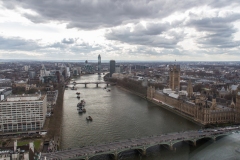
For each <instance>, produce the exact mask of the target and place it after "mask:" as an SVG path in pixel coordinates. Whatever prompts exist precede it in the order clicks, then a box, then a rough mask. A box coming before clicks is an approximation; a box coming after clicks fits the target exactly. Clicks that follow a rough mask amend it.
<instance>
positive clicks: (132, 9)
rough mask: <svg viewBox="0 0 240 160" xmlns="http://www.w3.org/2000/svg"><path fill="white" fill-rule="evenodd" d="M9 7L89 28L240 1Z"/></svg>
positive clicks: (51, 1) (62, 1) (100, 0)
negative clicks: (27, 10)
mask: <svg viewBox="0 0 240 160" xmlns="http://www.w3.org/2000/svg"><path fill="white" fill-rule="evenodd" d="M2 3H3V5H4V6H5V7H7V8H9V9H16V8H17V7H23V8H25V9H32V10H33V11H35V12H37V13H38V15H31V14H26V13H24V14H23V16H25V17H26V18H28V19H30V20H31V21H33V22H34V23H45V22H48V21H58V22H60V23H61V22H64V23H67V28H81V29H85V30H92V29H97V28H104V27H113V26H118V25H121V24H125V23H127V22H136V21H139V20H141V19H161V18H163V17H166V16H168V15H170V14H172V13H174V12H177V11H178V12H182V11H186V10H187V9H190V8H192V7H196V6H197V7H199V6H205V5H206V6H207V5H208V6H211V7H217V8H219V7H225V6H228V5H232V4H236V3H238V4H239V3H240V2H238V1H233V0H232V1H229V0H222V1H221V3H220V2H219V1H218V0H208V1H207V0H206V1H202V0H195V1H190V2H189V1H176V0H168V1H166V0H153V1H149V0H131V1H128V0H95V1H90V0H89V1H88V0H77V1H66V0H48V1H41V0H39V1H36V0H24V1H20V2H19V1H3V2H2Z"/></svg>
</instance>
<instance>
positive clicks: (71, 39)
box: [62, 38, 75, 44]
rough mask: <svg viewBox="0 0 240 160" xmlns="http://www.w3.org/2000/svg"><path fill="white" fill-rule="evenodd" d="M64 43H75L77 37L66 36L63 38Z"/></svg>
mask: <svg viewBox="0 0 240 160" xmlns="http://www.w3.org/2000/svg"><path fill="white" fill-rule="evenodd" d="M62 43H65V44H73V43H75V39H73V38H69V39H67V38H64V39H63V40H62Z"/></svg>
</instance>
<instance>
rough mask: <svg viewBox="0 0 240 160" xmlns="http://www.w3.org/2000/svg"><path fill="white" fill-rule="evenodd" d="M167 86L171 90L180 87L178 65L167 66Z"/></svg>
mask: <svg viewBox="0 0 240 160" xmlns="http://www.w3.org/2000/svg"><path fill="white" fill-rule="evenodd" d="M169 88H171V89H172V90H173V91H174V90H179V88H180V65H170V66H169Z"/></svg>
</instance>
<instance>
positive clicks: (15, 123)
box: [0, 94, 47, 132]
mask: <svg viewBox="0 0 240 160" xmlns="http://www.w3.org/2000/svg"><path fill="white" fill-rule="evenodd" d="M46 112H47V97H46V95H41V94H31V95H12V96H8V97H7V98H6V100H4V101H1V102H0V130H1V131H2V132H18V131H26V130H39V129H42V127H43V124H44V121H45V117H46Z"/></svg>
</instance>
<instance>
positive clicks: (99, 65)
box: [98, 54, 101, 74]
mask: <svg viewBox="0 0 240 160" xmlns="http://www.w3.org/2000/svg"><path fill="white" fill-rule="evenodd" d="M98 74H101V55H100V54H99V55H98Z"/></svg>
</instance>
